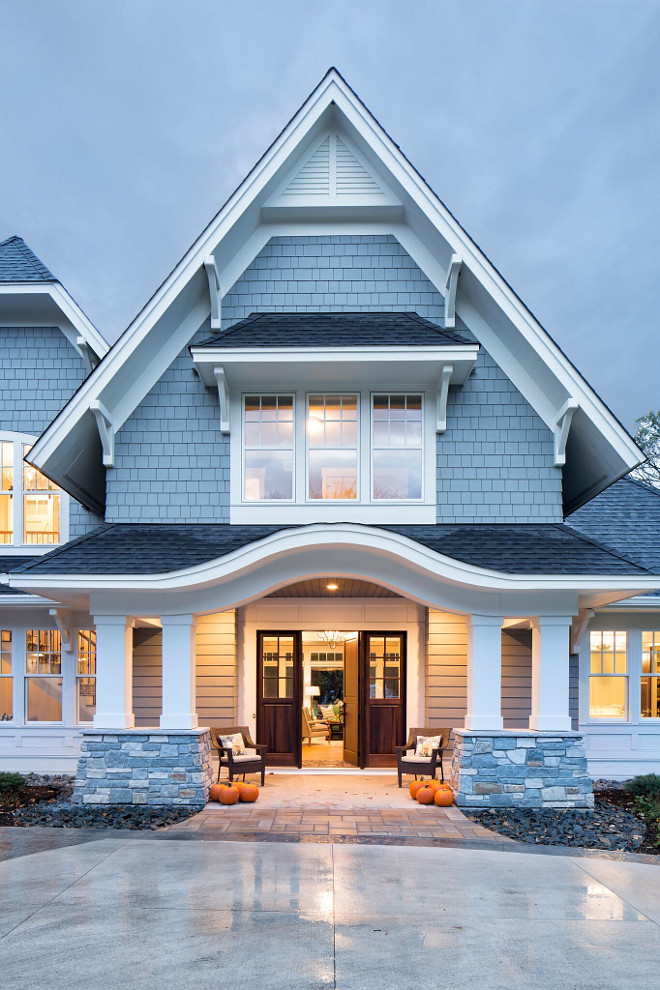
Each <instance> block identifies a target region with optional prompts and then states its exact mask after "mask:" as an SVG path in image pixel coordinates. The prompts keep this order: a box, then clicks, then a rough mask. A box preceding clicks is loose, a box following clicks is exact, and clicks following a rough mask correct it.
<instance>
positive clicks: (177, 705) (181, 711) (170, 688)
mask: <svg viewBox="0 0 660 990" xmlns="http://www.w3.org/2000/svg"><path fill="white" fill-rule="evenodd" d="M160 621H161V623H162V625H163V709H162V715H161V716H160V727H161V729H196V728H197V725H198V721H197V712H196V711H195V708H196V699H195V685H196V678H195V653H196V650H195V627H196V625H197V617H196V616H194V615H190V614H188V615H161V617H160Z"/></svg>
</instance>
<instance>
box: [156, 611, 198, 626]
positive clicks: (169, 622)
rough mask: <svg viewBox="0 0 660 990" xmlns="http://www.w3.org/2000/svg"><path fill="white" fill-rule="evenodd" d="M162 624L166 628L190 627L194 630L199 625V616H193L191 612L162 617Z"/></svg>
mask: <svg viewBox="0 0 660 990" xmlns="http://www.w3.org/2000/svg"><path fill="white" fill-rule="evenodd" d="M160 624H161V625H162V626H163V627H165V626H184V627H187V626H190V627H191V628H193V629H194V627H195V626H196V625H197V616H196V615H192V614H191V613H190V612H187V613H186V612H184V613H182V614H177V615H161V616H160Z"/></svg>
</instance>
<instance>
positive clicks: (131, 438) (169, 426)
mask: <svg viewBox="0 0 660 990" xmlns="http://www.w3.org/2000/svg"><path fill="white" fill-rule="evenodd" d="M205 336H208V333H206V334H205ZM228 519H229V438H228V437H225V436H223V435H222V434H221V433H220V418H219V408H218V397H217V393H216V394H215V395H214V394H213V392H211V391H209V390H207V389H206V388H204V386H203V385H202V383H201V382H200V380H199V378H198V377H197V375H196V374H195V371H194V370H193V367H192V363H191V360H190V355H189V353H188V351H187V349H186V350H183V351H181V353H180V354H179V355H178V357H177V358H176V360H175V361H174V362H173V363H172V365H171V366H170V367H169V368H168V370H167V371H166V372H165V374H164V375H163V377H162V378H161V379H160V381H159V382H157V384H156V385H154V387H153V388H152V389H151V391H150V392H149V394H148V395H147V396H146V397H145V398H144V399H143V401H142V402H141V403H140V405H139V406H138V408H137V409H136V410H135V412H134V413H133V415H132V416H131V417H130V418H129V419H128V420H127V421H126V423H124V425H123V426H122V428H121V429H120V430H119V432H118V433H117V436H116V438H115V467H114V468H112V469H110V470H109V471H108V472H107V475H106V520H107V521H108V522H139V521H143V522H190V523H203V522H226V521H228Z"/></svg>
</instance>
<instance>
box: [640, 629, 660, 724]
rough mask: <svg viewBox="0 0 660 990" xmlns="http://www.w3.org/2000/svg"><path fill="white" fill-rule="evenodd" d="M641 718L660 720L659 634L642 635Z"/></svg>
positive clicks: (644, 633)
mask: <svg viewBox="0 0 660 990" xmlns="http://www.w3.org/2000/svg"><path fill="white" fill-rule="evenodd" d="M641 686H642V706H641V717H642V718H660V632H643V633H642V685H641Z"/></svg>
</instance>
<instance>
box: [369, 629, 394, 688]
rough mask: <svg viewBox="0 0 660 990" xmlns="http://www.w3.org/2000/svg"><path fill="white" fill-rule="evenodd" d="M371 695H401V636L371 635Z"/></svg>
mask: <svg viewBox="0 0 660 990" xmlns="http://www.w3.org/2000/svg"><path fill="white" fill-rule="evenodd" d="M368 644H369V645H368V658H369V697H370V698H374V699H380V698H391V699H394V698H400V697H401V637H400V636H370V637H369V641H368Z"/></svg>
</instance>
